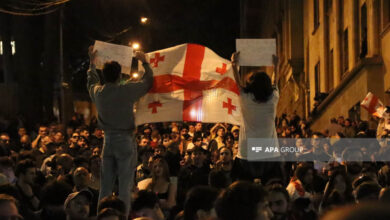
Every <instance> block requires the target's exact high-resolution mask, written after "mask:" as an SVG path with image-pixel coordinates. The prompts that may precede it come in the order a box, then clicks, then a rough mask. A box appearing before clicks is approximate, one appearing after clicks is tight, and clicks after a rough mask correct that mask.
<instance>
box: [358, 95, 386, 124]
mask: <svg viewBox="0 0 390 220" xmlns="http://www.w3.org/2000/svg"><path fill="white" fill-rule="evenodd" d="M360 105H361V106H362V107H363V108H365V109H366V110H367V111H368V112H369V113H370V114H372V115H374V116H377V117H379V118H382V117H383V114H384V113H385V112H386V107H385V106H384V105H383V103H382V102H381V100H379V98H378V97H377V96H375V95H374V94H372V93H371V92H369V93H368V94H367V96H366V97H365V98H364V99H363V101H362V102H361V103H360Z"/></svg>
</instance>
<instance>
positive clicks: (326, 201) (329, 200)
mask: <svg viewBox="0 0 390 220" xmlns="http://www.w3.org/2000/svg"><path fill="white" fill-rule="evenodd" d="M337 176H342V177H343V178H344V182H345V187H346V189H345V192H344V198H345V199H346V200H350V201H351V200H353V198H352V184H351V182H350V181H349V179H348V177H347V171H346V170H345V169H336V170H334V171H333V172H332V174H331V176H330V177H329V181H328V187H327V188H326V190H325V192H324V196H323V198H322V203H323V206H328V205H331V204H334V202H336V201H340V200H338V196H339V194H336V193H335V192H334V191H335V184H336V177H337ZM339 193H340V192H339ZM340 198H341V197H340Z"/></svg>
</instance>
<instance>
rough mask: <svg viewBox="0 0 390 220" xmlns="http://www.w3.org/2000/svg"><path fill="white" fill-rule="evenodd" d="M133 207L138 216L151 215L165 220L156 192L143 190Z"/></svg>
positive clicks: (138, 194)
mask: <svg viewBox="0 0 390 220" xmlns="http://www.w3.org/2000/svg"><path fill="white" fill-rule="evenodd" d="M132 209H133V211H134V212H135V214H136V216H138V217H149V218H152V219H153V220H163V219H164V214H163V213H162V210H161V208H160V205H159V199H158V197H157V195H156V194H155V193H154V192H150V191H146V190H141V191H139V192H138V193H137V195H136V197H135V199H134V202H133V205H132Z"/></svg>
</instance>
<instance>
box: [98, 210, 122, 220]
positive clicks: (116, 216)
mask: <svg viewBox="0 0 390 220" xmlns="http://www.w3.org/2000/svg"><path fill="white" fill-rule="evenodd" d="M125 219H126V218H125V216H124V215H122V214H121V213H120V212H119V211H118V210H115V209H113V208H105V209H103V210H101V211H100V212H99V213H98V215H97V220H125Z"/></svg>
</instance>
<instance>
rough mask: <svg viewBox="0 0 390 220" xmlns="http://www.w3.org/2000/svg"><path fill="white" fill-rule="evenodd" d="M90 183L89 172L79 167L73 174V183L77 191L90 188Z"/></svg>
mask: <svg viewBox="0 0 390 220" xmlns="http://www.w3.org/2000/svg"><path fill="white" fill-rule="evenodd" d="M89 181H90V177H89V172H88V170H87V169H86V168H85V167H78V168H77V169H76V170H75V171H74V172H73V182H74V185H75V186H76V188H77V189H79V190H80V189H83V188H85V187H87V186H88V183H89Z"/></svg>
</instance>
